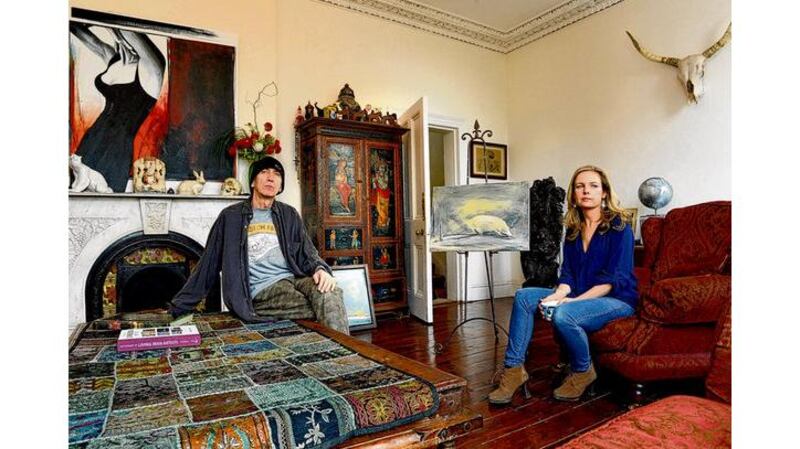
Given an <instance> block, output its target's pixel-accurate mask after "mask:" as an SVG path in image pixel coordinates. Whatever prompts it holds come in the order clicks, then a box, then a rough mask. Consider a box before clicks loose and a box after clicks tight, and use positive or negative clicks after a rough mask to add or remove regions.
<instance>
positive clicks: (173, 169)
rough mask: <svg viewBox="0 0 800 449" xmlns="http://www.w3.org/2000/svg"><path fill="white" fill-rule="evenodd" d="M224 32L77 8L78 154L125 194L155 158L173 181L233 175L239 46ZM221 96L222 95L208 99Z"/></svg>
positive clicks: (72, 117)
mask: <svg viewBox="0 0 800 449" xmlns="http://www.w3.org/2000/svg"><path fill="white" fill-rule="evenodd" d="M224 40H225V39H222V38H221V37H220V36H217V35H216V34H214V33H212V32H209V31H205V30H199V29H195V28H190V27H185V26H181V25H171V24H166V23H161V22H155V21H151V20H146V19H137V18H131V17H125V16H120V15H116V14H109V13H102V12H97V11H90V10H86V9H81V8H72V10H71V17H70V21H69V122H70V134H69V152H70V154H77V155H78V156H80V157H81V158H82V161H83V163H84V164H86V165H87V166H89V167H91V168H93V169H95V170H97V171H99V172H100V173H101V174H102V175H103V176H104V177H105V179H106V181H107V182H108V185H109V187H111V188H112V189H113V190H114V191H115V192H124V191H125V190H126V186H127V183H128V179H129V177H130V172H131V167H132V166H133V162H134V161H135V160H137V159H139V158H142V157H156V158H159V159H161V160H162V161H163V162H164V164H165V165H166V178H167V179H170V180H183V179H187V178H189V177H191V174H192V171H193V170H196V171H197V172H200V171H203V173H204V176H205V179H206V180H220V181H221V180H223V179H225V178H227V177H229V176H231V174H232V173H233V159H232V158H230V157H228V156H227V154H226V153H225V152H224V151H219V148H218V147H219V140H220V139H221V138H222V137H223V136H224V135H225V134H227V133H229V132H230V131H231V129H233V127H234V96H233V95H234V94H233V85H234V60H235V54H236V51H235V48H234V47H233V46H231V45H226V44H224V43H223V42H222V41H224ZM208 92H214V95H208Z"/></svg>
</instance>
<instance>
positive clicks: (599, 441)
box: [561, 396, 731, 449]
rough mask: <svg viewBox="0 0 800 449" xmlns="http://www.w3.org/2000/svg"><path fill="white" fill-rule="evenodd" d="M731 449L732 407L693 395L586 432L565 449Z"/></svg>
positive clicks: (659, 403)
mask: <svg viewBox="0 0 800 449" xmlns="http://www.w3.org/2000/svg"><path fill="white" fill-rule="evenodd" d="M676 447H684V448H709V449H711V448H723V447H731V408H730V406H728V405H726V404H721V403H719V402H714V401H711V400H708V399H704V398H697V397H692V396H670V397H668V398H666V399H662V400H660V401H657V402H654V403H652V404H649V405H646V406H644V407H640V408H637V409H634V410H632V411H630V412H628V413H625V414H624V415H622V416H620V417H617V418H614V419H613V420H611V421H610V422H608V423H606V424H604V425H602V426H600V427H598V428H597V429H595V430H592V431H591V432H589V433H585V434H583V435H581V436H579V437H577V438H575V439H573V440H572V441H569V442H568V443H567V444H565V445H563V446H561V448H562V449H577V448H592V449H626V448H630V449H649V448H664V449H672V448H676Z"/></svg>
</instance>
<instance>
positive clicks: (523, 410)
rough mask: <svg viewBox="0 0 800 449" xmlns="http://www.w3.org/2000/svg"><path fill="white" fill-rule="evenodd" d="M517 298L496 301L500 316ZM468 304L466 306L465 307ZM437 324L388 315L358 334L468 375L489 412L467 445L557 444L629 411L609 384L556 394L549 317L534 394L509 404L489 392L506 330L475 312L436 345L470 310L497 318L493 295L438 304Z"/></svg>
mask: <svg viewBox="0 0 800 449" xmlns="http://www.w3.org/2000/svg"><path fill="white" fill-rule="evenodd" d="M512 302H513V299H512V298H502V299H498V300H496V301H495V307H496V313H497V321H498V323H500V324H501V325H502V326H503V327H505V328H507V327H508V319H509V316H510V314H511V304H512ZM465 309H466V310H465ZM433 313H434V323H435V325H433V326H427V325H425V324H423V323H422V322H421V321H419V320H417V319H415V318H410V317H403V318H383V319H379V321H378V328H377V329H374V330H372V331H365V332H360V333H356V334H354V336H355V337H357V338H360V339H362V340H365V341H369V342H372V343H373V344H375V345H377V346H380V347H382V348H386V349H388V350H391V351H393V352H396V353H398V354H402V355H404V356H406V357H409V358H411V359H414V360H418V361H420V362H423V363H426V364H428V365H431V366H435V367H437V368H439V369H441V370H443V371H447V372H450V373H453V374H456V375H458V376H461V377H463V378H465V379H467V382H468V386H469V397H468V403H469V406H470V407H471V408H472V409H473V410H475V411H477V412H479V413H481V414H482V415H483V417H484V424H483V429H480V430H478V431H477V432H474V433H473V434H472V435H470V436H468V437H467V438H465V439H463V440H459V443H458V444H459V445H458V447H464V448H492V449H502V448H514V449H527V448H540V447H542V448H545V447H554V446H557V445H559V444H562V443H564V442H565V441H567V440H568V439H570V438H572V437H574V436H576V435H578V434H580V433H582V432H585V431H586V430H588V429H591V428H593V427H595V426H597V425H599V424H601V423H603V422H605V421H607V420H609V419H611V418H613V417H614V416H617V415H619V414H620V413H623V412H624V411H625V408H624V407H623V406H622V405H621V401H620V400H619V399H618V398H617V397H615V396H613V395H612V394H611V393H610V392H609V390H608V388H607V387H606V388H605V390H604V389H603V387H600V388H598V389H597V391H596V395H595V396H593V397H592V398H589V399H585V400H582V401H580V402H574V403H566V402H559V401H555V400H553V399H552V397H551V395H552V391H553V386H554V385H553V383H554V382H556V381H557V379H556V374H555V373H554V372H553V370H552V368H551V366H552V365H553V364H554V363H555V362H556V361H557V358H558V352H557V351H558V350H557V347H556V344H555V342H554V340H553V331H552V327H551V326H550V323H548V322H546V321H543V320H539V319H537V321H536V323H535V326H534V328H535V329H534V334H533V341H532V343H531V346H530V354H529V357H528V362H527V363H526V368H527V371H528V373H529V374H530V377H531V378H530V380H529V381H528V386H529V388H530V390H531V394H532V395H533V397H532V398H531V399H529V400H525V399H524V398H523V397H522V395H521V394H519V393H518V394H517V395H516V396H515V397H514V400H513V402H512V404H511V405H510V406H507V407H496V406H493V405H489V403H488V402H487V400H486V397H487V395H488V394H489V392H490V391H491V390H492V389H493V388H494V387H493V386H492V383H491V382H492V374H493V373H494V372H495V370H496V368H497V367H499V366H501V364H502V361H503V354H504V351H505V347H506V342H507V339H506V336H505V334H503V333H502V331H501V332H500V340H499V342H498V343H497V344H495V339H494V331H493V328H492V325H491V324H490V323H488V322H486V321H482V320H476V321H471V322H469V323H467V324H466V325H464V326H462V327H461V328H460V329H459V330H458V331H457V332H456V333H455V334H454V336H453V338H452V340H451V341H450V344H449V345H448V346H447V347H446V348H445V349H444V351H443V353H442V354H439V355H437V354H436V353H435V352H434V345H435V344H436V343H437V342H444V341H445V340H446V339H447V337H448V335H450V332H451V330H452V329H453V328H454V327H455V326H456V325H457V324H458V323H459V322H461V321H463V320H464V319H465V317H466V318H472V317H477V316H482V317H487V318H489V319H491V316H492V313H491V306H490V303H489V301H477V302H472V303H469V304H468V305H467V306H466V307H464V306H463V305H461V304H458V303H453V302H450V303H446V304H441V305H438V306H434V312H433Z"/></svg>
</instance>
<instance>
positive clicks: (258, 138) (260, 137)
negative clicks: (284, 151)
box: [228, 122, 281, 162]
mask: <svg viewBox="0 0 800 449" xmlns="http://www.w3.org/2000/svg"><path fill="white" fill-rule="evenodd" d="M270 131H272V123H270V122H266V123H264V130H263V132H262V131H261V130H260V129H258V127H257V126H256V125H254V124H252V123H246V124H245V125H244V126H243V127H241V128H236V129H235V130H234V132H233V143H232V144H231V145H230V146H229V147H228V156H230V157H234V156H235V155H236V154H237V153H238V154H239V157H241V158H242V159H244V160H246V161H248V162H254V161H257V160H259V159H261V158H262V157H264V156H265V155H268V154H278V153H280V152H281V141H280V139H276V138H275V137H273V136H272V134H270Z"/></svg>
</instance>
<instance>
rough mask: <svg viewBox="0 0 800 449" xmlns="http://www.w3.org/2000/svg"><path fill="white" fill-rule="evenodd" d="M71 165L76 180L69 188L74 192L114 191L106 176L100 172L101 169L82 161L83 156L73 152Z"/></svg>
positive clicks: (70, 160) (70, 158)
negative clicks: (98, 169)
mask: <svg viewBox="0 0 800 449" xmlns="http://www.w3.org/2000/svg"><path fill="white" fill-rule="evenodd" d="M69 166H70V168H71V169H72V173H73V174H74V175H75V180H74V181H73V182H72V185H71V186H70V188H69V190H70V191H72V192H83V191H86V192H98V193H113V192H114V191H113V190H111V187H109V186H108V183H107V182H106V178H104V177H103V175H102V174H100V172H99V171H97V170H95V169H93V168H91V167H89V166H87V165H84V164H83V162H81V157H80V156H78V155H77V154H73V155H71V156H70V157H69Z"/></svg>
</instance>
